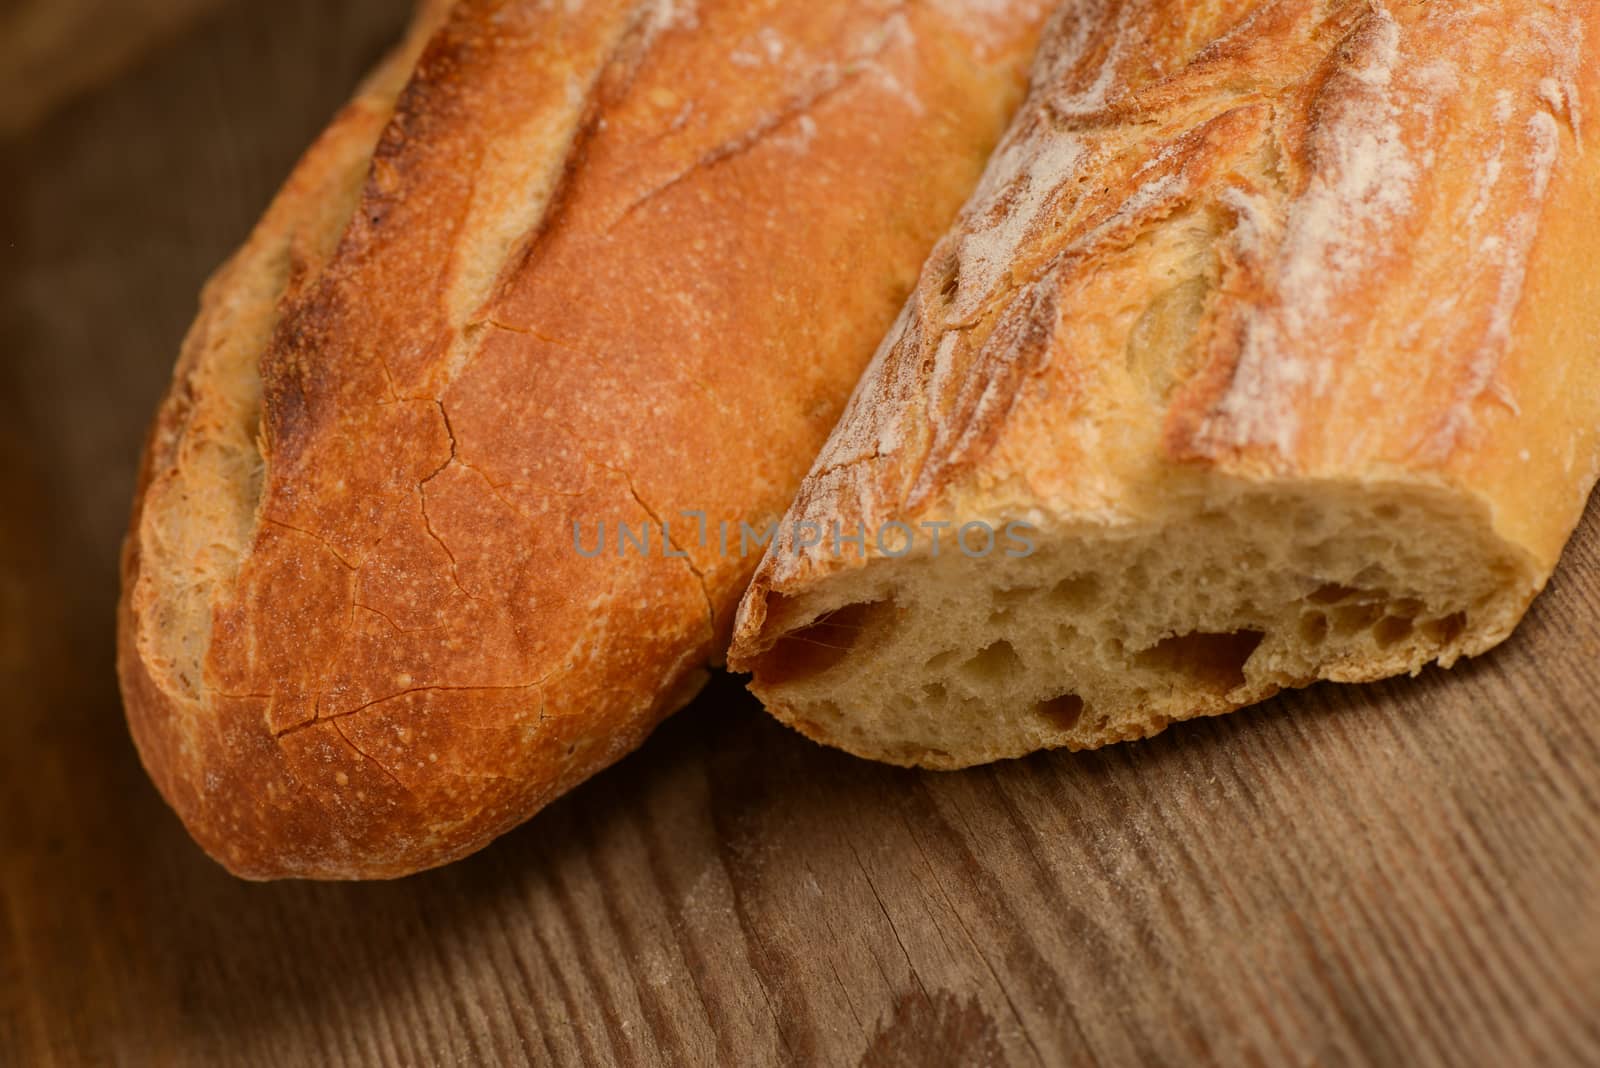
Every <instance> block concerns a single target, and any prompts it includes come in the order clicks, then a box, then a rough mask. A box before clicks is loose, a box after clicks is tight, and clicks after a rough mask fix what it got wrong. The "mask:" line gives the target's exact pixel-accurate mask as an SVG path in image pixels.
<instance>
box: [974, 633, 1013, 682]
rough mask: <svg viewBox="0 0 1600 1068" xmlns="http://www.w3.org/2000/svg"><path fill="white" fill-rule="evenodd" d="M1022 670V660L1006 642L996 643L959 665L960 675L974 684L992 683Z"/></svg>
mask: <svg viewBox="0 0 1600 1068" xmlns="http://www.w3.org/2000/svg"><path fill="white" fill-rule="evenodd" d="M1021 670H1022V658H1021V657H1019V656H1017V651H1016V650H1015V649H1013V648H1012V647H1011V643H1010V642H1008V641H998V642H995V643H994V644H993V645H990V646H988V647H987V648H985V649H983V650H982V651H980V652H979V653H978V654H977V655H975V656H974V657H973V658H972V659H971V660H968V661H967V662H966V663H965V664H962V665H961V673H962V674H963V675H965V676H967V678H969V679H972V680H973V681H975V682H994V681H999V680H1002V679H1005V678H1006V677H1007V676H1009V675H1012V674H1014V673H1016V672H1018V671H1021Z"/></svg>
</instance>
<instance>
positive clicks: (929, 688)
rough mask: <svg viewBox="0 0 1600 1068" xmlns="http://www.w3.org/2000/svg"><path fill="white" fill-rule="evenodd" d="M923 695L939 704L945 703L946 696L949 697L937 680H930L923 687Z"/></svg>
mask: <svg viewBox="0 0 1600 1068" xmlns="http://www.w3.org/2000/svg"><path fill="white" fill-rule="evenodd" d="M922 696H923V697H924V698H925V699H927V700H928V701H930V702H932V703H933V704H936V705H937V704H943V703H944V701H945V698H946V697H948V696H949V694H948V693H946V692H945V688H944V686H942V685H941V684H939V683H937V682H930V683H928V684H927V685H926V686H924V687H923V688H922Z"/></svg>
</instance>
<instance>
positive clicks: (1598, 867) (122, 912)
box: [0, 0, 1600, 1066]
mask: <svg viewBox="0 0 1600 1068" xmlns="http://www.w3.org/2000/svg"><path fill="white" fill-rule="evenodd" d="M401 7H402V5H401V4H399V3H385V2H380V0H370V2H361V3H357V2H350V3H347V4H343V5H340V6H338V7H336V8H333V9H332V11H331V12H330V8H329V7H328V6H327V5H323V4H321V3H319V2H316V0H286V2H284V3H281V4H277V5H271V6H270V9H269V8H268V7H267V6H262V5H258V6H254V7H252V8H250V9H245V8H240V9H237V10H235V11H232V12H230V13H229V14H228V15H227V16H226V17H225V18H222V19H219V20H218V21H216V22H214V23H212V24H209V25H208V26H206V27H205V28H204V29H203V30H202V31H200V32H197V33H195V34H193V35H191V36H190V37H188V38H186V39H185V40H184V41H183V42H182V43H181V44H180V45H179V46H177V47H175V48H174V49H172V50H170V51H168V52H167V53H164V54H163V55H162V56H161V57H160V58H159V59H158V60H157V61H155V62H153V63H151V64H148V65H146V66H145V67H144V68H142V69H141V70H139V71H137V72H135V73H134V74H133V75H132V76H130V77H128V78H126V79H124V80H123V81H121V82H119V83H118V84H117V85H116V86H115V87H114V88H112V89H110V90H107V91H106V92H104V93H101V94H99V95H97V96H95V97H94V98H92V99H90V100H88V101H86V102H84V103H83V104H81V105H79V106H77V107H74V108H72V109H70V110H69V111H68V112H67V113H65V114H63V115H62V116H60V117H59V118H58V119H56V120H53V121H52V122H51V123H49V124H48V125H47V126H46V127H44V128H41V129H40V130H38V131H36V132H35V133H34V134H33V135H31V136H30V137H29V138H28V139H27V140H26V141H16V142H12V143H11V144H9V145H7V146H5V147H4V149H3V150H0V151H3V154H4V158H3V160H0V163H3V166H0V175H3V176H4V177H3V178H0V182H3V186H0V194H3V195H0V227H3V232H4V235H5V240H4V241H3V242H0V256H3V259H0V263H3V264H4V266H3V268H0V270H3V271H4V274H3V276H0V277H3V284H0V338H4V339H5V355H4V357H3V358H0V397H3V398H4V399H5V400H6V401H7V402H8V404H7V415H8V419H7V421H6V422H5V423H4V425H3V426H0V501H3V505H0V694H3V695H4V696H3V702H4V703H3V710H0V810H3V813H4V816H3V818H0V906H3V907H0V1063H7V1064H11V1063H16V1064H30V1065H31V1064H43V1065H49V1064H82V1063H100V1062H104V1061H109V1060H117V1061H119V1062H121V1063H127V1064H146V1063H150V1064H157V1063H159V1064H196V1065H201V1064H213V1063H238V1064H245V1065H257V1064H259V1065H263V1066H267V1065H273V1066H276V1065H282V1064H301V1063H317V1064H329V1065H357V1064H373V1063H440V1064H455V1063H489V1062H495V1061H506V1062H516V1061H522V1060H531V1061H537V1062H554V1063H580V1062H589V1063H610V1062H615V1063H624V1064H644V1065H648V1064H676V1063H702V1062H711V1061H720V1062H730V1063H741V1064H745V1063H771V1062H792V1063H865V1064H873V1065H918V1066H925V1065H935V1064H943V1063H1007V1064H1016V1065H1026V1064H1036V1063H1048V1064H1057V1063H1065V1064H1127V1063H1141V1062H1142V1063H1227V1064H1235V1063H1246V1064H1249V1063H1258V1064H1278V1063H1284V1062H1290V1063H1317V1064H1343V1063H1415V1064H1422V1065H1426V1064H1441V1065H1442V1064H1450V1065H1461V1064H1484V1065H1493V1064H1513V1063H1533V1062H1542V1063H1570V1064H1578V1063H1600V1012H1597V1011H1596V1009H1597V1007H1600V899H1597V897H1596V895H1595V893H1594V890H1595V887H1597V886H1600V770H1597V769H1600V699H1597V697H1596V694H1597V693H1600V509H1592V510H1591V514H1590V517H1589V520H1588V522H1587V523H1586V525H1585V527H1584V529H1583V531H1582V533H1581V534H1580V536H1579V538H1578V539H1577V541H1576V542H1575V544H1574V546H1573V547H1572V549H1571V551H1570V552H1569V554H1568V559H1567V561H1566V563H1565V564H1564V565H1563V567H1562V570H1561V571H1560V573H1559V574H1558V576H1557V578H1556V580H1555V582H1554V584H1553V586H1552V588H1551V590H1550V591H1549V592H1548V593H1547V595H1546V596H1545V597H1544V598H1543V599H1542V600H1541V601H1540V602H1539V604H1538V605H1537V607H1536V609H1535V611H1534V613H1533V614H1532V616H1531V617H1530V619H1529V621H1528V623H1527V625H1526V626H1525V627H1524V629H1523V630H1522V631H1521V632H1519V634H1518V635H1517V636H1516V637H1515V638H1514V639H1513V640H1512V641H1511V642H1510V643H1509V644H1508V645H1507V646H1506V647H1505V648H1504V649H1502V650H1500V651H1499V652H1497V653H1495V654H1494V655H1492V656H1490V657H1486V658H1484V659H1482V660H1480V661H1477V662H1474V663H1471V664H1468V665H1464V666H1463V667H1461V668H1460V669H1459V670H1457V671H1455V672H1453V673H1449V674H1446V673H1443V672H1438V671H1434V672H1430V673H1428V674H1426V675H1424V676H1423V677H1422V678H1420V679H1415V680H1400V681H1395V682H1392V683H1387V684H1384V685H1380V686H1373V687H1365V688H1339V687H1323V688H1319V689H1316V690H1313V691H1311V692H1309V693H1305V694H1298V695H1291V696H1288V697H1285V698H1283V699H1280V700H1278V701H1275V702H1273V703H1272V704H1270V705H1268V706H1266V707H1263V708H1261V709H1258V710H1255V711H1251V712H1248V713H1244V714H1240V715H1237V716H1233V717H1230V718H1227V719H1222V720H1216V721H1211V722H1205V723H1195V724H1189V725H1185V726H1182V727H1179V728H1177V729H1174V730H1173V731H1171V732H1169V733H1168V734H1167V735H1165V736H1163V737H1162V738H1160V739H1157V740H1155V741H1153V742H1149V743H1145V744H1141V745H1137V746H1126V747H1121V748H1118V749H1116V750H1112V751H1107V752H1103V753H1097V754H1090V755H1084V756H1076V757H1074V756H1069V755H1059V754H1058V755H1047V756H1040V757H1036V758H1033V759H1029V760H1024V761H1019V762H1016V763H1013V764H1008V765H1004V766H1000V767H996V768H991V769H982V770H978V771H973V772H967V773H961V774H954V775H935V774H919V773H913V772H904V771H897V770H893V769H887V768H881V767H876V766H873V765H869V764H866V763H862V762H859V761H855V760H852V759H850V758H848V757H845V756H843V755H840V754H836V753H831V752H828V751H824V750H821V749H819V748H816V747H815V746H812V745H811V744H809V743H807V742H805V741H804V740H802V739H800V738H799V737H798V736H795V735H793V734H790V733H789V732H787V731H785V730H784V729H783V728H781V727H779V726H777V725H776V724H774V723H773V722H771V721H770V720H768V719H767V718H766V717H765V716H764V715H762V714H761V713H760V711H759V709H757V708H756V707H754V706H753V704H752V703H751V702H750V701H749V700H748V698H746V697H744V696H743V695H742V693H741V691H740V689H739V687H738V685H737V684H736V683H735V682H732V681H724V682H722V683H719V684H718V685H717V686H715V687H714V688H713V690H712V691H711V692H710V693H708V694H707V695H706V697H705V698H704V699H703V700H702V701H700V702H699V703H697V704H696V705H695V706H694V707H693V708H692V709H691V710H689V711H688V712H686V713H685V714H683V715H682V716H680V717H677V718H676V719H675V720H674V721H672V722H671V723H669V724H668V725H667V726H666V727H664V728H663V729H662V730H661V731H660V732H659V733H658V735H657V736H656V737H655V738H654V739H653V740H652V741H651V743H650V745H649V746H648V747H647V748H646V749H645V750H644V751H643V752H641V753H640V754H638V755H637V756H635V757H634V758H631V759H629V760H627V761H626V762H624V763H623V764H622V765H620V766H619V767H617V768H615V769H613V770H612V771H611V772H608V773H607V774H605V775H603V776H601V777H600V778H599V779H597V780H595V781H594V782H592V783H590V784H588V785H587V786H585V787H583V788H582V789H580V790H579V791H577V792H576V793H575V794H573V795H572V796H571V797H569V798H567V799H565V800H564V801H562V802H560V803H558V804H557V805H556V806H554V807H553V808H552V809H550V810H549V811H547V812H546V813H545V814H543V815H542V816H540V817H539V818H538V819H536V820H535V821H533V822H532V823H531V824H529V825H528V826H526V827H524V828H523V829H521V830H519V831H517V832H515V833H513V834H511V835H510V836H508V837H507V838H506V839H504V840H503V841H502V842H500V843H499V844H497V845H496V846H495V847H493V848H491V849H490V850H488V851H486V852H485V853H483V854H481V855H479V856H477V857H474V858H472V859H470V860H468V861H466V862H464V863H462V864H459V865H456V866H454V867H452V868H449V869H446V870H443V871H439V872H435V873H431V874H428V875H424V876H421V877H418V878H414V879H410V880H406V881H403V882H400V883H395V884H386V885H365V886H316V885H274V886H254V885H249V884H244V883H240V882H237V881H235V880H233V879H231V878H230V877H228V876H227V875H226V874H225V873H223V872H222V871H221V870H219V869H218V868H216V867H215V866H214V865H213V864H211V862H210V861H208V860H206V859H205V858H204V857H203V856H202V855H201V854H200V853H199V852H198V850H196V849H195V848H194V847H193V846H192V845H191V844H190V842H189V841H188V839H187V837H186V836H185V835H184V833H183V831H182V829H181V828H180V827H179V826H178V824H177V822H176V820H175V819H174V818H173V817H172V816H171V814H170V813H169V812H168V811H167V810H166V809H165V807H164V806H163V805H162V804H161V802H160V800H159V798H158V797H157V796H156V794H155V792H154V790H153V789H152V787H151V786H150V784H149V782H148V781H147V780H146V779H145V777H144V775H143V773H142V771H141V770H140V768H139V766H138V762H137V759H136V757H135V754H134V752H133V749H132V746H131V745H130V743H129V741H128V739H127V735H126V731H125V729H124V727H123V724H122V720H121V713H120V708H119V705H118V699H117V694H116V687H115V683H114V680H113V678H112V674H111V653H112V641H111V638H112V636H111V626H112V615H111V608H112V603H113V600H114V597H115V592H116V578H115V560H114V554H115V550H116V545H117V542H118V539H119V538H120V535H121V530H122V527H123V524H124V522H125V509H126V506H127V496H128V488H129V483H130V480H131V477H132V470H133V465H134V461H135V455H136V451H137V449H138V446H139V443H140V439H141V436H142V434H143V430H144V423H145V419H146V418H147V416H148V414H149V412H150V410H151V408H152V405H153V404H154V401H155V398H156V396H157V394H158V392H159V390H160V388H161V387H162V385H163V384H164V382H165V379H166V376H167V373H168V370H169V367H170V364H171V361H172V358H173V356H174V354H175V352H176V350H177V343H178V339H179V337H180V336H181V333H182V330H183V328H184V326H185V325H186V324H187V321H188V318H189V316H190V315H191V314H192V311H193V307H194V298H195V293H196V292H197V290H198V287H199V284H200V281H201V280H202V278H203V277H204V275H205V274H206V272H207V271H209V269H210V268H211V267H212V266H214V265H215V264H216V263H217V262H218V261H219V260H220V259H221V257H222V256H223V255H225V253H226V251H227V250H228V249H229V248H230V247H232V246H233V245H234V244H235V243H236V242H237V241H238V240H239V239H240V238H241V237H242V236H243V234H244V232H245V230H246V228H247V227H248V226H249V224H250V223H251V221H253V219H254V217H255V216H256V215H257V213H258V212H259V211H260V210H261V207H262V206H263V205H264V203H265V201H266V198H267V196H268V195H269V194H270V192H271V189H272V187H273V185H274V184H275V183H276V182H277V181H278V180H279V179H280V178H281V176H282V175H283V174H284V173H285V172H286V171H287V169H288V167H289V165H290V162H291V161H292V159H293V158H294V156H295V154H296V153H297V152H298V151H299V149H300V148H301V147H302V146H303V145H304V144H305V143H306V142H307V141H308V140H309V139H310V137H311V136H313V135H314V133H315V132H316V131H317V129H319V128H320V126H321V125H322V123H323V122H324V121H325V120H326V118H327V116H328V115H329V114H330V113H331V111H332V110H333V108H334V107H335V106H337V103H338V102H339V100H340V99H341V98H342V97H343V96H344V94H345V93H346V92H347V91H348V90H349V88H350V87H351V86H352V85H353V84H354V81H355V80H356V78H357V77H358V76H359V74H360V72H361V71H362V70H364V69H365V68H366V67H367V65H368V64H369V63H370V62H371V61H372V60H373V59H374V58H375V57H376V56H377V54H378V53H379V51H380V50H381V48H382V46H383V45H384V44H385V43H386V41H387V40H388V39H390V37H391V35H392V34H393V33H395V32H396V30H397V28H398V25H399V23H400V20H401V18H402V16H403V12H402V11H401V10H400V9H401Z"/></svg>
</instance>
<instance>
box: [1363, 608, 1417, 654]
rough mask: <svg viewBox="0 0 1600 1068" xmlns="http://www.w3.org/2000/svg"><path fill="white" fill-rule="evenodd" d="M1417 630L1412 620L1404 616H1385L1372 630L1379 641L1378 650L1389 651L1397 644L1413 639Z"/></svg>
mask: <svg viewBox="0 0 1600 1068" xmlns="http://www.w3.org/2000/svg"><path fill="white" fill-rule="evenodd" d="M1413 629H1415V628H1414V626H1413V624H1412V622H1411V620H1409V619H1406V618H1405V617H1403V616H1384V617H1383V618H1382V619H1380V620H1378V625H1377V626H1376V627H1373V628H1372V636H1373V637H1374V638H1376V639H1377V642H1378V648H1380V649H1387V648H1389V647H1390V646H1391V645H1394V644H1395V643H1396V642H1403V641H1405V640H1406V639H1407V638H1409V637H1411V632H1412V630H1413Z"/></svg>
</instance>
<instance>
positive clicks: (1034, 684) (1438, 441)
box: [730, 0, 1600, 768]
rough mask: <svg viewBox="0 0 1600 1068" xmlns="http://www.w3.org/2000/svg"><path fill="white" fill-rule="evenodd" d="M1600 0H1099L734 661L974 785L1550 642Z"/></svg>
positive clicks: (1035, 93) (1576, 385)
mask: <svg viewBox="0 0 1600 1068" xmlns="http://www.w3.org/2000/svg"><path fill="white" fill-rule="evenodd" d="M1596 234H1600V5H1596V4H1594V3H1589V2H1584V0H1500V2H1494V3H1475V2H1466V0H1435V2H1433V3H1397V2H1385V0H1276V2H1258V0H1222V2H1218V3H1205V4H1200V3H1191V2H1187V0H1125V2H1119V3H1109V2H1097V0H1085V2H1083V3H1076V4H1067V5H1065V7H1064V8H1063V10H1061V11H1060V13H1059V14H1058V15H1057V16H1056V18H1055V19H1054V20H1053V21H1052V23H1051V25H1050V27H1049V28H1048V29H1047V31H1046V35H1045V38H1044V42H1043V43H1042V45H1041V52H1040V57H1039V59H1038V62H1037V64H1036V67H1035V72H1034V85H1033V88H1032V91H1031V94H1030V97H1029V99H1028V101H1027V102H1026V103H1025V104H1024V105H1023V108H1022V110H1021V111H1020V112H1019V114H1018V117H1017V119H1016V121H1015V123H1014V124H1013V126H1012V128H1011V130H1010V132H1009V133H1008V134H1007V136H1006V138H1005V139H1004V141H1003V142H1002V145H1001V147H1000V149H999V150H998V151H997V152H996V155H995V157H994V159H993V161H992V163H991V165H990V168H989V170H988V172H987V174H986V176H985V178H984V179H983V181H982V183H981V185H980V188H979V190H978V191H977V192H976V193H975V194H974V197H973V199H972V200H971V201H970V202H969V203H968V205H967V207H966V208H965V210H964V212H963V214H962V216H961V218H960V221H959V222H958V224H957V225H956V227H955V228H954V230H953V231H952V232H951V233H950V234H949V235H948V236H947V237H946V238H945V239H944V240H943V241H942V243H941V244H940V245H939V246H938V247H937V249H936V250H935V252H934V253H933V255H932V257H931V259H930V261H929V262H928V264H927V266H926V267H925V269H924V272H923V275H922V278H921V281H920V283H919V285H918V288H917V291H916V293H915V295H914V297H913V298H912V300H911V301H910V304H909V306H908V307H907V308H906V309H905V312H904V315H903V316H902V318H901V319H900V321H899V323H898V325H897V326H896V327H895V329H894V330H893V332H892V333H891V335H890V337H889V338H888V340H887V342H886V343H885V345H884V347H883V348H882V349H881V350H880V352H879V354H878V356H877V357H876V359H875V360H874V363H873V365H872V366H871V368H870V369H869V371H868V372H867V373H866V375H865V377H864V378H863V380H862V382H861V383H860V385H859V388H858V389H857V392H856V394H855V396H854V398H853V400H852V401H851V403H850V405H849V407H848V409H847V412H846V414H845V415H844V417H843V419H842V420H841V423H840V425H839V427H838V428H837V430H836V431H835V433H834V435H833V437H832V439H831V441H830V442H829V444H828V445H827V446H826V448H825V449H824V450H823V452H822V454H821V456H820V458H819V459H818V461H817V463H816V465H815V466H814V468H813V469H812V471H811V474H810V475H809V477H808V478H807V480H806V482H805V485H804V486H803V488H802V489H801V491H800V493H799V495H798V498H797V500H796V501H795V503H794V505H793V507H792V509H791V512H790V514H789V516H788V517H787V519H786V520H785V522H784V524H783V528H782V530H781V532H780V535H779V537H780V541H779V542H778V543H777V544H775V546H774V547H773V549H772V550H771V551H770V552H769V554H768V556H767V558H766V559H765V560H764V562H763V564H762V567H761V569H760V571H759V572H758V575H757V577H756V579H755V581H754V584H753V586H752V589H751V591H750V592H749V594H748V596H747V598H746V600H745V601H744V603H743V605H742V607H741V610H740V613H739V618H738V624H737V632H736V639H735V645H734V649H733V652H732V655H731V657H730V663H731V665H732V666H734V667H737V668H742V669H745V670H749V671H751V672H752V673H753V675H754V679H753V683H752V685H753V688H754V690H755V691H756V693H757V694H759V695H760V696H761V698H762V699H763V700H764V701H765V702H766V704H767V706H768V707H769V708H770V709H771V710H772V711H773V712H774V713H775V714H776V715H777V716H778V717H779V718H780V719H782V720H784V721H786V722H788V723H790V724H792V725H794V726H795V727H797V728H798V729H800V730H801V731H803V732H804V733H806V734H808V735H810V736H812V737H813V738H816V739H819V740H821V741H823V742H826V743H829V744H832V745H836V746H839V747H842V748H844V749H847V750H850V751H851V752H854V753H858V754H862V755H865V756H870V757H875V758H878V759H881V760H886V761H892V762H896V763H902V764H910V765H923V766H928V767H935V768H951V767H959V766H965V765H971V764H975V763H980V762H985V761H991V760H995V759H1000V758H1006V757H1014V756H1018V755H1020V754H1024V753H1028V752H1031V751H1034V750H1038V749H1043V748H1051V747H1067V748H1087V747H1094V746H1100V745H1104V744H1107V743H1110V742H1116V741H1119V740H1123V739H1134V738H1141V737H1145V736H1148V735H1150V734H1153V733H1155V732H1157V731H1160V730H1162V729H1163V728H1164V727H1165V726H1166V725H1167V724H1169V723H1171V722H1173V721H1175V720H1181V719H1185V718H1189V717H1193V716H1202V715H1211V714H1217V713H1223V712H1227V711H1230V710H1233V709H1237V708H1240V707H1241V706H1244V705H1248V704H1251V703H1253V702H1256V701H1260V700H1262V699H1263V698H1265V697H1267V696H1269V695H1271V694H1273V693H1275V692H1276V691H1278V690H1280V689H1281V688H1284V687H1297V686H1303V685H1306V684H1309V683H1311V682H1313V681H1314V680H1319V679H1331V680H1337V681H1345V682H1355V681H1362V680H1373V679H1379V678H1383V677H1385V676H1391V675H1395V674H1399V673H1405V672H1417V671H1419V670H1420V669H1422V668H1423V667H1424V666H1425V665H1427V664H1429V663H1430V662H1434V661H1437V662H1438V663H1440V664H1442V665H1445V666H1450V665H1451V664H1453V663H1454V662H1455V661H1457V660H1458V659H1459V658H1461V657H1463V656H1472V655H1476V654H1479V653H1482V652H1484V651H1485V650H1488V649H1489V648H1491V647H1492V646H1494V645H1495V644H1496V643H1498V642H1500V641H1501V640H1503V639H1504V638H1505V637H1506V636H1507V635H1508V634H1510V633H1511V631H1512V628H1513V627H1514V626H1515V625H1516V624H1517V622H1518V621H1519V619H1520V618H1521V617H1522V615H1523V613H1524V612H1525V610H1526V609H1527V607H1528V605H1529V603H1530V601H1531V599H1532V598H1533V597H1534V596H1535V595H1536V594H1537V593H1538V591H1539V590H1540V589H1541V588H1542V586H1543V585H1544V583H1545V582H1546V581H1547V580H1548V578H1549V577H1550V575H1551V572H1552V570H1553V568H1554V567H1555V564H1556V562H1557V559H1558V557H1559V555H1560V553H1561V551H1562V547H1563V545H1564V543H1565V541H1566V539H1567V538H1568V536H1569V535H1570V534H1571V532H1572V530H1573V528H1574V526H1575V525H1576V523H1577V521H1578V519H1579V517H1580V516H1581V513H1582V510H1583V507H1584V503H1585V500H1586V498H1587V496H1588V494H1589V491H1590V490H1591V488H1592V487H1593V486H1594V483H1595V479H1596V474H1597V468H1600V439H1597V430H1600V272H1597V271H1596V270H1595V269H1594V266H1593V262H1592V261H1593V257H1592V251H1591V246H1592V244H1593V241H1594V239H1595V235H1596Z"/></svg>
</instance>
